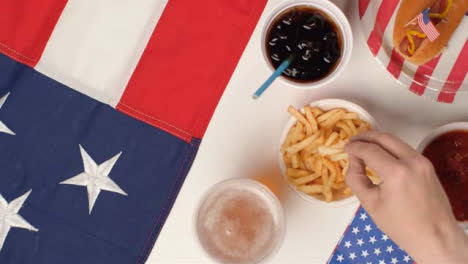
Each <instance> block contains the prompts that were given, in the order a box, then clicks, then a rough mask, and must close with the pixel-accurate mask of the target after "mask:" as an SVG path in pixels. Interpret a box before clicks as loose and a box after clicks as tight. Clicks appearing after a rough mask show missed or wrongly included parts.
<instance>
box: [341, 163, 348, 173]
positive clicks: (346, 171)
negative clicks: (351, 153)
mask: <svg viewBox="0 0 468 264" xmlns="http://www.w3.org/2000/svg"><path fill="white" fill-rule="evenodd" d="M348 169H349V163H346V166H345V167H343V170H342V171H341V174H343V175H345V176H346V174H347V173H348Z"/></svg>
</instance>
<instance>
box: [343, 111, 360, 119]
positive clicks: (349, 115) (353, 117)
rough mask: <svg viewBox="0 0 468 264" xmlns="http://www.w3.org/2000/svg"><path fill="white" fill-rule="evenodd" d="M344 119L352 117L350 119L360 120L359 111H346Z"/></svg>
mask: <svg viewBox="0 0 468 264" xmlns="http://www.w3.org/2000/svg"><path fill="white" fill-rule="evenodd" d="M343 119H350V120H353V119H354V120H359V115H358V114H357V113H346V114H345V115H344V116H343Z"/></svg>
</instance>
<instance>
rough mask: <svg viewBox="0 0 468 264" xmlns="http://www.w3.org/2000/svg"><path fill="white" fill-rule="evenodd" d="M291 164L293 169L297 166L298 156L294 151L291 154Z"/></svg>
mask: <svg viewBox="0 0 468 264" xmlns="http://www.w3.org/2000/svg"><path fill="white" fill-rule="evenodd" d="M291 165H292V167H293V168H294V169H298V168H299V156H298V155H297V154H296V153H294V154H292V155H291Z"/></svg>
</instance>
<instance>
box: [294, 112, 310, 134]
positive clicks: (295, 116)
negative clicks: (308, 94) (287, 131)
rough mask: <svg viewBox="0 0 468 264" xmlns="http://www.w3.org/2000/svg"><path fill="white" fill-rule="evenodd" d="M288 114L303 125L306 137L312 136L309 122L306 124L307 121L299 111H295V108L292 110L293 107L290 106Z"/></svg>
mask: <svg viewBox="0 0 468 264" xmlns="http://www.w3.org/2000/svg"><path fill="white" fill-rule="evenodd" d="M288 112H289V113H290V114H291V115H292V116H294V118H296V120H297V121H299V122H301V123H302V124H304V126H305V129H306V133H307V135H311V134H312V127H311V126H310V124H309V122H307V119H306V118H305V117H304V116H303V115H302V114H301V113H300V112H299V111H297V110H296V108H294V107H292V106H289V107H288Z"/></svg>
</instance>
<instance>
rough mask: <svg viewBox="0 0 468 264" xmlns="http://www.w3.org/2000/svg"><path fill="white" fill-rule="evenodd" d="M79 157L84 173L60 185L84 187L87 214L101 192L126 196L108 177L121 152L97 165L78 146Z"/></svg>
mask: <svg viewBox="0 0 468 264" xmlns="http://www.w3.org/2000/svg"><path fill="white" fill-rule="evenodd" d="M80 152H81V157H82V159H83V166H84V172H82V173H80V174H78V175H76V176H74V177H72V178H70V179H68V180H65V181H62V182H61V183H60V184H70V185H77V186H86V188H87V189H88V201H89V214H91V211H92V210H93V207H94V204H95V203H96V200H97V198H98V196H99V194H100V193H101V190H104V191H109V192H114V193H118V194H121V195H125V196H127V193H126V192H124V191H123V190H122V189H121V188H120V187H119V186H118V185H117V184H116V183H115V182H114V181H113V180H112V179H111V178H110V177H109V173H110V172H111V170H112V168H113V167H114V165H115V163H116V162H117V160H118V159H119V157H120V155H121V154H122V152H120V153H119V154H117V155H115V156H114V157H112V158H110V159H109V160H107V161H105V162H103V163H101V164H100V165H97V164H96V162H95V161H94V160H93V159H92V158H91V157H90V156H89V155H88V153H87V152H86V150H85V149H84V148H83V147H82V146H81V145H80Z"/></svg>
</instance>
